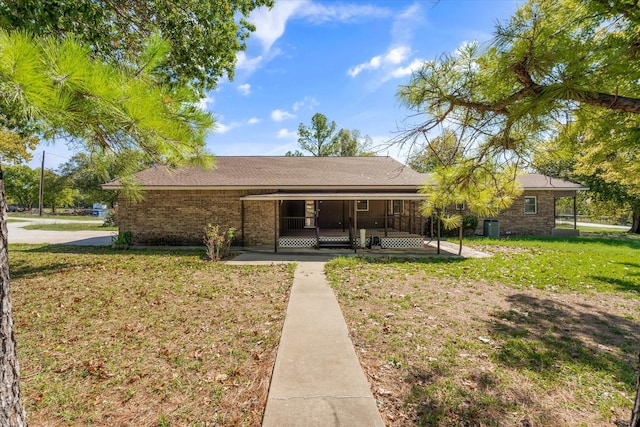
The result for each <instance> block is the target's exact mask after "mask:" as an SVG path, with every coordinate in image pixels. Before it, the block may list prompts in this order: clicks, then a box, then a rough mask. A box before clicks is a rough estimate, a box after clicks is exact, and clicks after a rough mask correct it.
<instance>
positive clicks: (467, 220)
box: [424, 215, 479, 238]
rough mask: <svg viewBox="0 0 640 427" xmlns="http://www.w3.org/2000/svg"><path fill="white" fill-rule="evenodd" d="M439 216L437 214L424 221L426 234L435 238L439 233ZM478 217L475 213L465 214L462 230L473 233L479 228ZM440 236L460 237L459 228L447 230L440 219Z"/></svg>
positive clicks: (467, 233)
mask: <svg viewBox="0 0 640 427" xmlns="http://www.w3.org/2000/svg"><path fill="white" fill-rule="evenodd" d="M432 221H433V236H432V235H431V222H432ZM438 221H439V220H438V218H436V217H435V216H433V217H429V218H427V219H426V220H425V222H424V235H425V236H427V237H430V238H435V237H436V236H437V235H438ZM478 223H479V221H478V217H477V216H475V215H465V216H463V217H462V232H463V233H464V234H465V235H466V236H470V235H473V233H474V232H475V230H476V228H478ZM440 236H442V237H458V229H457V228H454V229H451V230H445V229H444V226H443V225H442V221H440Z"/></svg>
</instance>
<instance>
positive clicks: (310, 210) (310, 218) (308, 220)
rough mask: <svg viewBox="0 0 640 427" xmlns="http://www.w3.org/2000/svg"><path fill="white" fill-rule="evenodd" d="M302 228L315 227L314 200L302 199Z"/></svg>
mask: <svg viewBox="0 0 640 427" xmlns="http://www.w3.org/2000/svg"><path fill="white" fill-rule="evenodd" d="M304 228H316V202H315V200H305V201H304Z"/></svg>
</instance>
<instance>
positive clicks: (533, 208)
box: [524, 196, 538, 214]
mask: <svg viewBox="0 0 640 427" xmlns="http://www.w3.org/2000/svg"><path fill="white" fill-rule="evenodd" d="M524 213H525V214H536V213H538V200H537V199H536V196H525V197H524Z"/></svg>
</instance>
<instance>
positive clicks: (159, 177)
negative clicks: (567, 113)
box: [103, 156, 587, 191]
mask: <svg viewBox="0 0 640 427" xmlns="http://www.w3.org/2000/svg"><path fill="white" fill-rule="evenodd" d="M136 179H137V181H138V183H139V184H140V185H141V186H142V187H143V188H145V189H187V188H189V189H214V188H217V189H231V188H243V189H260V188H268V189H273V188H277V189H285V190H314V189H316V190H335V189H340V190H349V189H351V190H365V189H369V190H379V191H385V190H404V191H415V190H416V189H418V188H419V187H421V186H423V185H424V184H426V183H428V181H429V175H428V174H422V173H418V172H416V171H414V170H413V169H411V168H409V167H408V166H405V165H403V164H402V163H400V162H398V161H397V160H394V159H392V158H391V157H283V156H280V157H273V156H218V157H217V158H216V167H215V168H214V169H212V170H205V169H201V168H197V167H186V168H179V169H168V168H166V167H164V166H156V167H153V168H150V169H147V170H144V171H142V172H139V173H138V174H136ZM518 180H519V181H520V183H521V184H522V186H523V187H524V189H527V190H558V191H561V190H585V189H587V188H586V187H583V186H581V185H580V184H575V183H573V182H568V181H564V180H560V179H555V178H550V177H548V176H545V175H540V174H526V175H522V176H520V177H519V178H518ZM103 188H105V189H107V190H109V189H110V190H117V189H119V188H121V185H120V183H119V182H118V181H117V180H116V181H112V182H109V183H107V184H105V185H103Z"/></svg>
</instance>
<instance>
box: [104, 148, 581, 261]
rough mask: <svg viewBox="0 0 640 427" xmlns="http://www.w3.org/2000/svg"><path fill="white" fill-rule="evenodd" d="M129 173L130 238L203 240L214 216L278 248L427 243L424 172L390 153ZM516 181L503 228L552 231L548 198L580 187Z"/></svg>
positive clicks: (241, 236) (123, 212)
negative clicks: (132, 187)
mask: <svg viewBox="0 0 640 427" xmlns="http://www.w3.org/2000/svg"><path fill="white" fill-rule="evenodd" d="M136 179H137V181H138V183H139V184H140V186H141V187H142V189H143V190H144V191H145V193H144V200H142V201H140V202H137V203H132V202H129V201H127V200H126V199H125V198H124V197H123V196H120V199H119V202H118V224H119V228H120V231H130V232H131V233H132V236H133V242H134V243H135V244H148V245H201V244H202V239H203V235H204V228H205V226H206V225H207V224H208V223H211V224H214V225H215V224H218V225H220V226H221V227H225V228H226V227H234V228H235V229H236V234H235V236H236V244H238V245H242V246H250V247H271V248H274V250H276V251H277V250H278V249H279V248H284V247H323V246H326V247H352V246H355V247H359V246H362V245H364V246H369V245H372V244H373V245H379V246H381V247H384V248H422V247H423V246H424V239H423V232H424V218H423V217H422V215H421V214H420V203H421V201H422V200H423V198H424V196H423V195H421V194H419V193H418V189H419V188H420V187H422V186H423V185H424V184H425V183H426V182H427V180H428V175H425V174H421V173H418V172H416V171H414V170H412V169H411V168H409V167H407V166H405V165H403V164H402V163H400V162H398V161H396V160H394V159H392V158H390V157H267V156H246V157H244V156H238V157H218V158H217V163H216V168H214V169H212V170H203V169H200V168H196V167H186V168H180V169H175V170H170V169H167V168H166V167H163V166H157V167H153V168H151V169H147V170H145V171H142V172H140V173H138V174H137V175H136ZM522 183H523V185H524V186H525V192H524V195H523V197H522V198H521V199H522V200H519V201H518V202H516V203H514V206H513V207H512V208H510V209H509V210H507V211H506V212H505V214H504V215H501V216H500V217H499V218H498V220H499V221H504V223H501V232H502V230H504V231H507V232H508V231H511V232H512V233H517V234H547V235H548V234H551V230H552V229H553V228H554V216H555V215H554V206H555V203H554V200H555V198H556V197H558V196H562V197H571V196H572V195H573V196H575V191H576V190H579V189H581V187H580V186H579V185H577V184H573V183H568V182H565V181H559V180H552V179H550V178H547V177H543V176H541V175H535V176H534V175H531V176H525V177H524V178H523V181H522ZM103 188H104V189H107V190H118V189H120V188H122V187H121V184H120V183H119V182H118V181H113V182H110V183H107V184H105V185H103ZM361 230H364V231H361Z"/></svg>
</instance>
